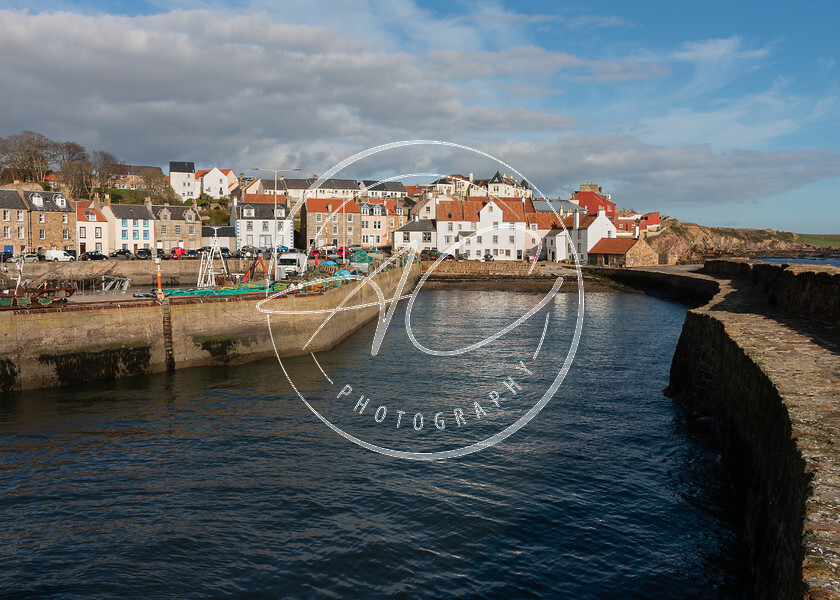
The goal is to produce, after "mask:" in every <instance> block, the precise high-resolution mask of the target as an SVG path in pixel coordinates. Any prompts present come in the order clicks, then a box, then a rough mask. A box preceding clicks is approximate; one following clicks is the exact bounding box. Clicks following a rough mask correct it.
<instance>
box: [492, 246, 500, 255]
mask: <svg viewBox="0 0 840 600" xmlns="http://www.w3.org/2000/svg"><path fill="white" fill-rule="evenodd" d="M493 256H499V249H498V248H493Z"/></svg>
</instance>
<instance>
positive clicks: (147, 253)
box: [134, 248, 152, 260]
mask: <svg viewBox="0 0 840 600" xmlns="http://www.w3.org/2000/svg"><path fill="white" fill-rule="evenodd" d="M134 258H136V259H138V260H149V259H150V258H152V251H151V250H149V249H148V248H140V249H139V250H138V251H137V252H135V253H134Z"/></svg>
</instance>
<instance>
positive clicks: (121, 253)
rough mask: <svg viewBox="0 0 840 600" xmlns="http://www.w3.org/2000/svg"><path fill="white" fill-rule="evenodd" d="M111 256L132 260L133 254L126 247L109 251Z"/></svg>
mask: <svg viewBox="0 0 840 600" xmlns="http://www.w3.org/2000/svg"><path fill="white" fill-rule="evenodd" d="M111 256H112V257H113V258H122V259H125V260H134V255H133V254H132V253H131V250H129V249H128V248H120V249H119V250H115V251H114V252H111Z"/></svg>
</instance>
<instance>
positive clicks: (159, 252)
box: [154, 248, 169, 260]
mask: <svg viewBox="0 0 840 600" xmlns="http://www.w3.org/2000/svg"><path fill="white" fill-rule="evenodd" d="M154 256H157V257H158V258H160V259H161V260H168V259H169V255H168V254H167V253H166V252H164V251H163V248H158V249H157V250H155V254H154Z"/></svg>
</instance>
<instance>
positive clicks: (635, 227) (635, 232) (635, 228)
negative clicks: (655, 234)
mask: <svg viewBox="0 0 840 600" xmlns="http://www.w3.org/2000/svg"><path fill="white" fill-rule="evenodd" d="M633 237H634V238H636V239H637V240H638V239H639V224H638V223H637V224H636V225H633Z"/></svg>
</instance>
